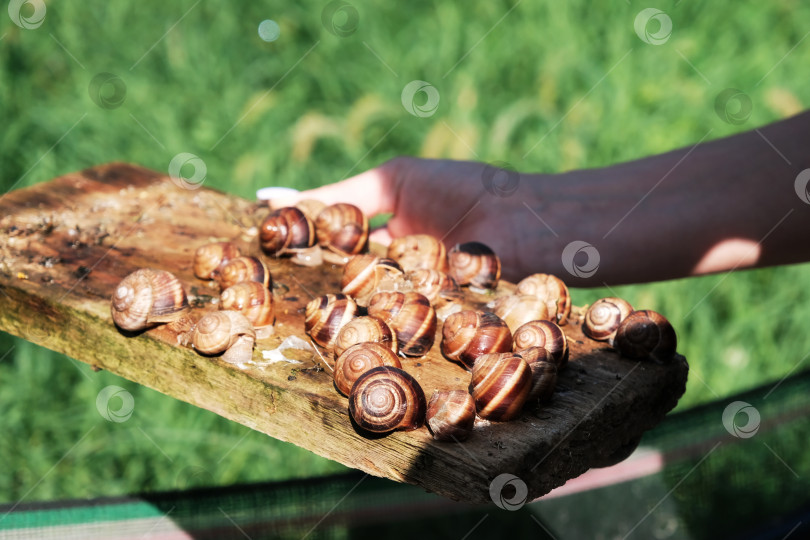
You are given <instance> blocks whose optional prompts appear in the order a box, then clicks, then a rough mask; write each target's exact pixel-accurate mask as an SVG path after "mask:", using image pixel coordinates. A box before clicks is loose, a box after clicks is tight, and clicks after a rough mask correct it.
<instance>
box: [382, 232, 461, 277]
mask: <svg viewBox="0 0 810 540" xmlns="http://www.w3.org/2000/svg"><path fill="white" fill-rule="evenodd" d="M388 257H389V258H391V259H394V260H395V261H397V262H398V263H399V265H400V266H401V267H402V269H403V270H405V271H411V270H421V269H431V270H439V271H440V272H446V271H447V250H446V249H445V247H444V243H443V242H442V241H441V240H439V239H438V238H436V237H434V236H430V235H429V234H411V235H408V236H401V237H399V238H395V239H394V240H392V241H391V245H389V246H388Z"/></svg>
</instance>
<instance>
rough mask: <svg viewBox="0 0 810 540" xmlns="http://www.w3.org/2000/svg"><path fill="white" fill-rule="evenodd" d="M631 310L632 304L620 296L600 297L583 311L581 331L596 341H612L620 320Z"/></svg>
mask: <svg viewBox="0 0 810 540" xmlns="http://www.w3.org/2000/svg"><path fill="white" fill-rule="evenodd" d="M632 312H633V306H631V305H630V303H629V302H627V301H626V300H623V299H621V298H612V297H610V298H600V299H599V300H597V301H596V302H594V303H593V304H592V305H591V307H589V308H588V311H586V312H585V319H584V320H583V322H582V333H583V334H585V335H586V336H588V337H589V338H591V339H595V340H597V341H607V342H608V343H611V344H612V343H613V338H614V337H616V330H618V329H619V325H620V324H621V322H622V321H623V320H624V319H626V318H627V316H628V315H630V313H632Z"/></svg>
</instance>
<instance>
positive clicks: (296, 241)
mask: <svg viewBox="0 0 810 540" xmlns="http://www.w3.org/2000/svg"><path fill="white" fill-rule="evenodd" d="M314 244H315V228H314V226H313V224H312V221H310V220H309V218H307V216H306V215H304V213H303V212H302V211H301V210H299V209H298V208H295V207H293V206H287V207H284V208H279V209H278V210H274V211H273V212H271V213H270V215H269V216H267V217H266V218H265V219H264V221H263V222H262V225H261V227H260V228H259V245H260V246H261V248H262V250H263V251H264V252H265V253H267V254H268V255H278V254H283V253H285V252H287V251H289V250H293V249H304V248H308V247H311V246H313V245H314Z"/></svg>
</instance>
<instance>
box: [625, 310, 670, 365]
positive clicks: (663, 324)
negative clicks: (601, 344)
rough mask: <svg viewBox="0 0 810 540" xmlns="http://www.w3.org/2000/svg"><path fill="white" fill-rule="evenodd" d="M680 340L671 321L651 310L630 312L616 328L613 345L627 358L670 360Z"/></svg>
mask: <svg viewBox="0 0 810 540" xmlns="http://www.w3.org/2000/svg"><path fill="white" fill-rule="evenodd" d="M677 345H678V340H677V338H676V336H675V330H674V329H673V328H672V325H671V324H670V323H669V321H668V320H667V319H666V317H664V316H663V315H661V314H660V313H656V312H655V311H651V310H646V309H645V310H641V311H634V312H632V313H630V315H628V316H627V317H626V318H625V319H624V320H623V321H622V322H621V324H620V325H619V328H618V330H616V337H615V338H614V339H613V346H614V347H615V348H616V349H618V351H619V352H620V353H621V354H622V356H626V357H627V358H648V357H652V358H656V359H658V360H668V359H670V358H672V356H673V355H674V354H675V350H676V349H677Z"/></svg>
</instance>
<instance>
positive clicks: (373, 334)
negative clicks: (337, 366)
mask: <svg viewBox="0 0 810 540" xmlns="http://www.w3.org/2000/svg"><path fill="white" fill-rule="evenodd" d="M370 341H373V342H376V343H381V344H382V345H385V346H386V347H388V348H389V349H391V350H392V351H393V352H394V353H395V354H396V353H397V352H398V351H399V348H398V346H397V333H396V331H395V330H394V329H393V328H391V327H390V326H388V324H387V323H386V322H385V321H384V320H382V319H380V318H379V317H372V316H371V315H365V316H363V317H356V318H354V319H352V320H351V321H349V322H348V323H346V324H345V325H344V326H343V328H341V329H340V332H338V335H337V338H335V355H336V356H340V355H341V354H343V353H344V351H346V349H348V348H349V347H351V346H352V345H355V344H357V343H365V342H370Z"/></svg>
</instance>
